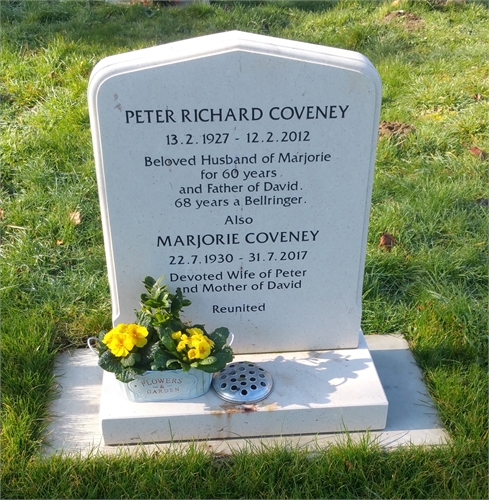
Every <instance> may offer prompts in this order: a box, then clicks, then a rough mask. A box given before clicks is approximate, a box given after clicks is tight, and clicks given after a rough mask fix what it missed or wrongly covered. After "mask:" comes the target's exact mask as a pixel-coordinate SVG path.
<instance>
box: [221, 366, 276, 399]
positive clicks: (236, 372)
mask: <svg viewBox="0 0 489 500" xmlns="http://www.w3.org/2000/svg"><path fill="white" fill-rule="evenodd" d="M212 388H213V389H214V390H215V391H216V393H217V395H218V396H219V397H220V398H221V399H224V401H228V402H230V403H256V402H257V401H261V400H262V399H265V398H266V397H267V396H268V395H269V394H270V393H271V392H272V388H273V379H272V376H271V375H270V374H269V373H268V372H267V371H266V370H264V369H263V368H260V367H259V366H258V365H256V364H255V363H251V362H249V361H239V362H234V363H230V364H229V365H227V366H226V368H224V369H222V370H221V371H220V372H217V373H216V374H215V375H214V379H213V381H212Z"/></svg>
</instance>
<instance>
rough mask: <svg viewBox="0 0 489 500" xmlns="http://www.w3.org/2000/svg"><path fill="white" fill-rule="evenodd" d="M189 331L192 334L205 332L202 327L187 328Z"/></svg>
mask: <svg viewBox="0 0 489 500" xmlns="http://www.w3.org/2000/svg"><path fill="white" fill-rule="evenodd" d="M187 333H188V334H190V335H191V336H193V335H204V332H203V331H202V330H201V329H200V328H187Z"/></svg>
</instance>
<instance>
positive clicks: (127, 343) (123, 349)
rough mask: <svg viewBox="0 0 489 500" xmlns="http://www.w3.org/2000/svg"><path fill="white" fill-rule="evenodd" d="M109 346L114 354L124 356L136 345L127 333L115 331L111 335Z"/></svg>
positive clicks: (119, 356)
mask: <svg viewBox="0 0 489 500" xmlns="http://www.w3.org/2000/svg"><path fill="white" fill-rule="evenodd" d="M109 333H110V332H109ZM107 347H108V348H109V349H110V352H111V353H112V354H113V355H114V356H117V357H118V358H122V357H124V356H127V355H128V354H129V351H130V350H131V349H132V348H133V347H134V345H133V343H132V341H131V339H129V338H128V337H127V336H126V335H124V334H120V333H114V334H113V336H112V337H111V340H110V343H108V344H107Z"/></svg>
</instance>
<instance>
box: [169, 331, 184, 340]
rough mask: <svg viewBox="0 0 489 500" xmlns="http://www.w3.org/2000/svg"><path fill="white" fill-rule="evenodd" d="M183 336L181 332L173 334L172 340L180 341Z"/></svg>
mask: <svg viewBox="0 0 489 500" xmlns="http://www.w3.org/2000/svg"><path fill="white" fill-rule="evenodd" d="M181 336H182V332H180V331H179V332H173V333H172V334H171V338H172V339H173V340H180V338H181Z"/></svg>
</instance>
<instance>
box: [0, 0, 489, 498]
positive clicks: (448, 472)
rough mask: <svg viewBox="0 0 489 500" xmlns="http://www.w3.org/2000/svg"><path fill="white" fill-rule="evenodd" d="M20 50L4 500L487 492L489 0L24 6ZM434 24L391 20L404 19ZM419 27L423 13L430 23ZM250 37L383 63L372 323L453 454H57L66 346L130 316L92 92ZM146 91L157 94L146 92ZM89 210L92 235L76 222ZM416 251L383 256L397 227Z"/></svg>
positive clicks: (8, 176) (4, 82)
mask: <svg viewBox="0 0 489 500" xmlns="http://www.w3.org/2000/svg"><path fill="white" fill-rule="evenodd" d="M0 6H1V22H2V30H1V36H2V49H1V50H2V54H1V55H2V57H1V65H2V67H1V74H2V79H1V83H0V85H1V87H0V106H1V113H2V148H1V155H2V157H1V165H2V182H3V183H2V191H1V196H2V201H1V208H2V212H1V214H0V218H2V220H1V221H0V222H1V225H2V232H3V244H2V256H3V260H4V262H3V265H2V311H1V313H2V367H1V370H2V371H1V374H2V380H1V383H2V437H1V439H2V450H1V451H2V496H3V497H4V498H162V497H165V498H166V497H167V498H194V497H199V498H212V497H214V498H239V497H244V498H292V497H293V498H319V497H321V498H324V497H332V498H377V497H383V498H487V497H488V489H487V467H488V460H487V427H488V422H487V412H488V405H487V382H488V378H487V275H488V273H487V212H488V208H487V206H484V204H483V203H481V202H480V201H478V200H480V199H481V198H482V199H487V198H488V193H487V164H486V162H485V161H484V160H482V159H481V158H478V157H476V156H474V155H473V154H471V153H470V152H469V148H471V147H473V146H477V147H479V148H481V149H483V150H486V151H487V150H488V142H487V122H488V120H487V116H488V101H489V85H488V76H489V74H488V73H489V64H488V61H487V53H488V49H489V40H488V33H489V29H488V28H489V22H488V20H489V16H488V12H487V4H485V3H478V2H467V3H464V4H459V3H452V4H450V3H447V5H442V4H441V3H438V2H435V1H430V2H428V1H417V2H402V3H401V4H400V5H397V6H392V5H391V2H350V1H340V2H328V3H321V2H277V3H266V2H241V3H237V2H216V3H213V4H211V5H210V6H209V5H193V6H191V7H189V8H182V9H179V8H168V7H165V6H163V5H156V4H155V5H152V6H144V5H141V4H138V5H133V6H128V5H114V4H106V3H104V2H97V1H88V0H87V1H81V0H80V1H50V2H44V1H36V2H35V1H22V0H18V1H14V0H12V1H7V0H3V1H2V2H1V3H0ZM398 9H403V10H404V11H405V12H409V13H411V14H415V15H416V16H417V18H418V19H417V20H415V21H413V22H411V23H410V22H408V18H406V17H405V16H404V17H403V16H400V17H396V18H394V19H391V20H390V21H387V20H386V19H385V16H386V15H387V14H388V13H389V12H392V11H393V10H398ZM413 19H414V18H413ZM230 29H241V30H244V31H250V32H255V33H262V34H267V35H271V36H278V37H283V38H290V39H296V40H303V41H307V42H311V43H317V44H324V45H330V46H334V47H341V48H346V49H351V50H358V51H360V52H362V53H364V54H365V55H366V56H367V57H369V59H370V60H371V61H372V62H373V63H374V65H375V66H376V67H377V69H378V70H379V73H380V75H381V77H382V80H383V106H382V117H381V119H382V120H387V121H402V122H405V123H408V124H409V125H412V126H414V127H415V131H414V132H412V133H411V134H409V135H408V136H407V137H406V136H402V137H394V136H393V137H390V138H386V137H384V138H381V139H380V140H379V145H378V149H377V164H376V174H375V182H374V192H373V198H372V210H371V218H370V226H369V239H368V248H367V260H366V270H365V281H364V314H363V324H362V326H363V329H364V331H365V332H366V333H394V332H395V333H402V334H403V335H404V336H405V338H406V339H407V340H408V341H409V343H410V346H411V348H412V351H413V353H414V355H415V357H416V359H417V361H418V363H419V364H420V366H421V368H422V370H423V374H424V377H425V381H426V383H427V385H428V388H429V390H430V393H431V396H432V397H433V399H434V401H435V403H436V405H437V407H438V411H439V413H440V416H441V419H442V421H443V423H444V425H445V427H446V428H447V430H448V432H449V434H450V437H451V439H452V442H451V444H449V445H447V446H444V447H440V448H434V449H426V448H420V447H415V446H412V447H406V448H402V449H398V450H394V451H390V452H386V451H384V450H383V449H381V448H380V447H379V446H378V445H376V444H375V443H369V442H368V440H365V441H364V442H362V443H360V444H353V443H352V442H346V443H344V444H343V445H339V446H333V447H331V448H329V449H328V450H325V451H316V452H314V453H310V452H308V451H304V450H293V449H286V448H284V447H276V446H273V447H269V448H264V449H257V448H248V449H245V450H242V451H241V452H236V453H235V454H234V455H233V456H232V457H231V458H230V459H222V458H221V457H216V456H213V455H212V454H207V453H204V452H202V451H200V449H199V448H198V447H195V448H191V449H190V450H189V451H182V450H179V449H176V450H175V451H172V452H163V451H162V452H161V453H158V454H155V455H151V456H149V455H145V454H141V455H138V456H117V457H99V456H92V457H89V458H88V459H85V458H80V457H68V456H55V457H51V458H43V457H42V455H41V449H42V444H43V442H44V439H45V438H44V437H43V431H44V430H45V427H46V425H47V421H48V420H47V419H48V404H49V401H50V398H51V397H52V395H53V391H54V380H53V377H52V375H51V369H52V365H53V362H54V359H55V357H56V354H57V352H59V350H61V349H65V348H67V347H73V346H81V345H83V343H84V340H85V339H86V338H87V337H88V336H90V335H92V334H94V333H97V332H98V331H99V330H100V329H102V328H104V327H108V326H109V325H110V300H109V293H108V284H107V278H106V268H105V257H104V249H103V242H102V233H101V223H100V214H99V207H98V198H97V190H96V180H95V169H94V163H93V153H92V145H91V136H90V127H89V120H88V110H87V101H86V89H87V84H88V78H89V75H90V72H91V69H92V68H93V66H94V65H95V63H96V62H97V61H98V60H100V59H101V58H103V57H105V56H108V55H111V54H115V53H121V52H126V51H129V50H134V49H138V48H142V47H147V46H152V45H156V44H162V43H166V42H170V41H174V40H180V39H185V38H189V37H194V36H199V35H204V34H209V33H215V32H219V31H225V30H230ZM142 91H144V89H142ZM73 212H79V213H80V215H81V222H80V224H76V223H75V222H74V221H73V220H72V219H71V218H70V213H73ZM384 231H387V232H389V233H392V234H393V235H394V236H395V238H396V240H397V242H398V244H397V245H396V246H395V247H394V248H393V249H392V251H390V252H386V251H384V250H383V249H379V248H378V241H379V237H380V235H381V234H382V232H384Z"/></svg>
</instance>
